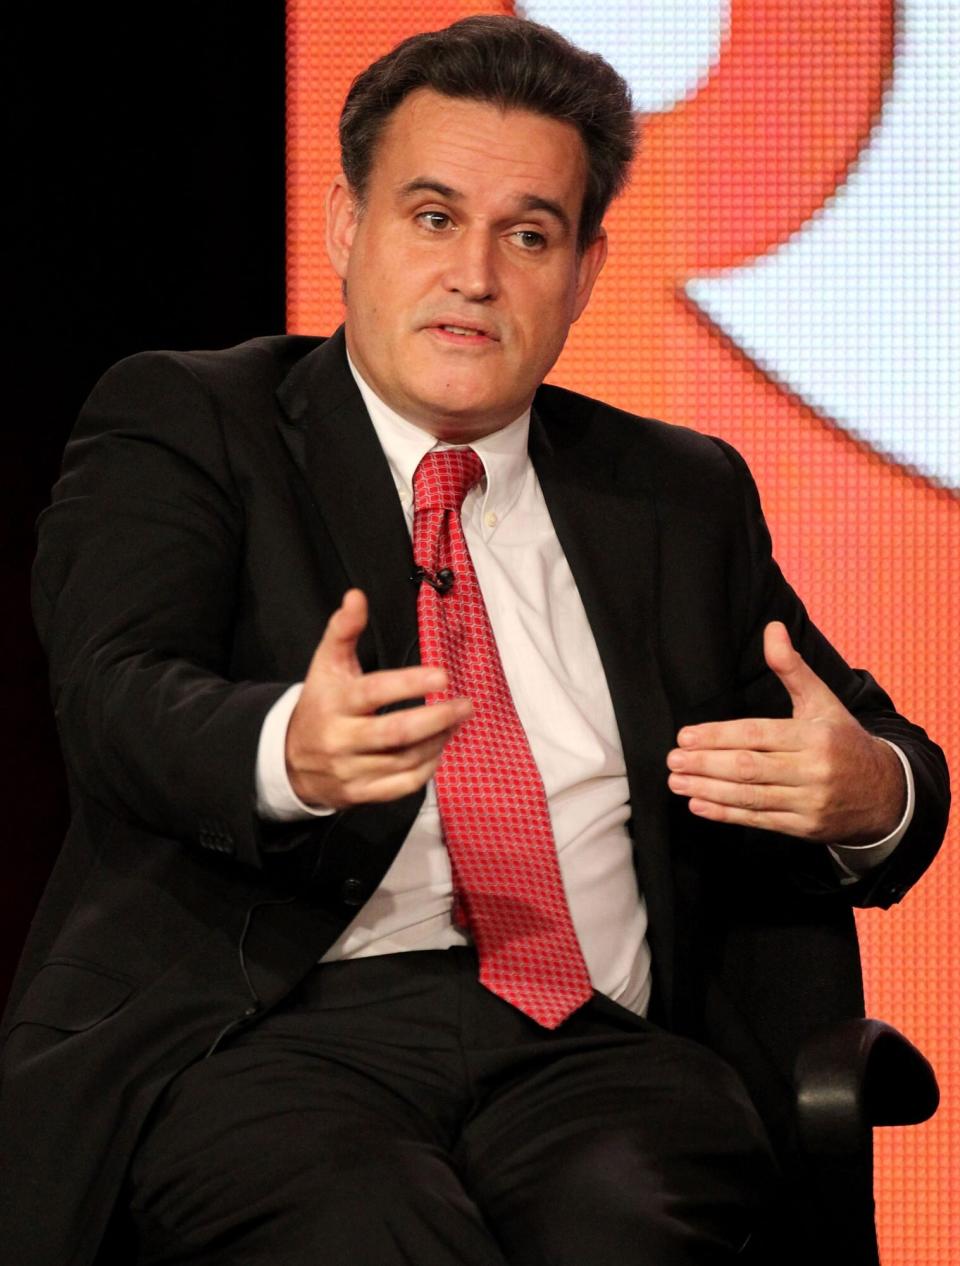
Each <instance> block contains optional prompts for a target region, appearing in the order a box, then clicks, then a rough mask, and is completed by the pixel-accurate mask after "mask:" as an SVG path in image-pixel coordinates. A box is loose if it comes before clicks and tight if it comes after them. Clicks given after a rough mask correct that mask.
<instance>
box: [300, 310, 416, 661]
mask: <svg viewBox="0 0 960 1266" xmlns="http://www.w3.org/2000/svg"><path fill="white" fill-rule="evenodd" d="M277 397H278V400H279V401H280V405H281V408H282V409H283V414H284V416H283V420H282V423H281V434H282V435H283V438H284V441H285V443H286V444H287V447H288V448H289V449H290V452H291V454H292V456H293V458H294V460H295V461H296V462H297V464H298V465H299V467H300V469H301V471H302V472H303V475H304V477H305V478H306V481H307V484H308V485H309V488H310V492H311V495H312V497H313V500H314V502H315V503H316V506H317V509H318V510H319V512H320V514H321V515H322V516H323V519H324V521H325V523H326V525H327V528H328V530H329V532H330V536H331V538H332V540H333V542H334V545H335V546H336V549H337V552H338V553H339V555H340V559H341V562H342V563H343V569H344V571H345V572H346V574H347V577H348V578H349V581H350V584H351V585H355V586H356V587H357V588H358V589H362V590H363V591H364V593H365V594H366V595H367V598H368V599H369V602H370V627H369V629H368V634H367V636H366V638H365V639H363V640H362V641H361V646H360V655H361V662H362V663H363V665H364V668H365V669H366V668H369V667H372V666H373V664H374V663H376V664H378V665H379V666H380V667H383V668H398V667H401V666H403V665H405V664H408V663H415V662H416V659H417V607H416V590H415V588H414V586H413V584H412V583H411V581H410V574H411V572H412V571H413V552H412V548H411V545H410V536H409V533H408V531H407V525H406V521H405V519H404V517H403V511H402V509H401V507H400V502H399V499H398V497H397V493H396V488H395V487H394V483H393V477H392V476H391V474H390V468H389V466H388V464H387V459H386V457H385V456H384V453H383V449H382V448H381V447H380V442H379V440H378V439H377V435H376V432H375V431H374V429H373V424H372V423H371V421H370V417H369V415H368V413H367V411H366V408H365V407H364V404H363V399H362V397H361V395H360V392H359V391H358V389H357V385H356V383H355V382H354V379H353V375H352V374H351V373H350V368H349V366H348V364H347V359H346V349H345V341H344V335H343V330H342V328H341V329H340V330H338V331H337V333H336V334H334V335H333V337H332V338H329V339H327V340H326V342H324V343H322V344H321V345H320V347H318V348H317V349H316V350H315V351H313V352H311V353H310V354H309V355H308V356H305V357H304V358H303V360H302V361H300V362H299V363H298V364H297V366H296V367H295V368H294V369H293V370H292V372H291V373H290V374H289V375H288V376H287V378H286V379H285V380H284V382H283V383H282V385H281V387H280V389H279V391H278V392H277ZM368 661H369V662H368Z"/></svg>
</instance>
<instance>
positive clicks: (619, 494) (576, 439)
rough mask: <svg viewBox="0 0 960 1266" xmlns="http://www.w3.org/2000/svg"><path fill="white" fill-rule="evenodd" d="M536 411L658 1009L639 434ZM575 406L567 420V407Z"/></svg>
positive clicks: (667, 961)
mask: <svg viewBox="0 0 960 1266" xmlns="http://www.w3.org/2000/svg"><path fill="white" fill-rule="evenodd" d="M544 396H545V397H546V400H545V406H546V407H544V406H541V405H540V401H539V399H538V405H537V407H535V410H534V416H533V419H532V422H531V430H530V454H531V458H532V460H533V463H534V467H535V469H536V472H537V477H538V479H539V481H540V485H541V487H542V489H543V494H544V498H545V500H546V503H547V507H548V509H549V511H550V517H551V519H552V520H553V524H554V527H555V529H556V532H557V536H558V538H559V540H560V543H561V545H562V546H563V551H564V553H565V555H566V557H567V561H568V562H569V564H570V570H571V571H572V573H573V576H574V579H575V581H576V583H577V588H578V589H579V591H580V596H581V598H582V600H583V605H584V608H585V610H586V613H587V619H588V620H589V622H590V627H591V630H592V632H593V635H594V638H595V640H596V643H597V649H598V650H599V652H600V658H601V661H602V663H603V667H604V672H605V674H606V677H607V683H608V685H609V687H610V694H611V697H612V700H613V705H614V710H615V713H616V717H617V724H618V727H619V730H620V738H621V742H622V744H623V751H624V757H625V760H626V767H627V773H628V779H629V784H630V799H631V815H632V830H633V835H634V841H635V855H636V861H637V872H638V876H639V880H640V885H641V888H642V891H643V893H644V896H645V898H646V900H647V904H648V907H649V909H650V915H651V917H650V938H651V941H652V950H653V959H654V963H655V965H656V971H657V984H658V989H659V991H660V995H661V1002H662V1003H663V1004H665V1005H666V1006H667V1007H669V1005H670V997H671V992H672V976H673V971H672V958H673V948H672V947H673V885H672V881H671V867H670V864H669V858H668V856H667V840H668V829H667V820H666V815H667V804H668V796H669V793H668V791H667V788H666V765H665V758H666V754H667V751H668V750H669V749H670V748H671V747H672V746H673V736H674V726H673V717H672V713H671V709H670V706H669V703H668V700H667V697H666V694H665V692H664V688H663V682H662V677H661V673H660V667H659V662H658V656H657V650H656V646H657V616H656V613H657V611H658V606H657V589H658V584H657V567H658V559H659V543H658V531H657V523H656V512H655V498H654V495H653V492H652V489H651V487H650V484H649V480H648V475H647V472H646V469H645V464H644V460H643V446H644V445H643V432H642V425H640V424H637V426H636V428H635V434H634V435H630V434H629V432H628V433H626V435H625V432H624V428H623V425H622V423H621V424H619V425H617V426H611V425H609V423H607V422H606V421H605V420H604V419H603V418H602V417H600V416H598V414H597V409H596V406H595V405H593V403H592V402H590V401H587V400H582V399H579V398H577V397H568V396H565V397H564V400H563V412H562V414H561V413H560V412H559V411H557V412H556V413H555V414H554V413H553V411H552V410H549V412H550V414H551V416H547V415H548V409H549V405H550V403H552V396H551V395H550V394H548V393H543V396H541V397H540V399H543V398H544ZM571 400H572V401H573V402H574V409H575V410H576V409H579V410H580V411H579V412H570V411H569V408H570V401H571Z"/></svg>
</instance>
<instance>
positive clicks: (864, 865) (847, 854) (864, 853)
mask: <svg viewBox="0 0 960 1266" xmlns="http://www.w3.org/2000/svg"><path fill="white" fill-rule="evenodd" d="M880 741H881V742H882V743H886V744H887V746H888V747H892V748H893V750H894V751H895V752H896V753H897V755H898V756H899V757H900V764H901V765H902V766H903V772H904V775H905V777H906V780H907V807H906V809H905V810H904V812H903V817H902V818H901V819H900V823H899V825H898V826H897V827H896V829H895V830H893V831H891V833H890V834H889V835H886V836H884V838H883V839H882V840H877V841H876V843H875V844H831V845H830V855H831V856H832V857H833V860H834V861H835V862H836V864H837V868H838V870H839V871H840V875H841V883H845V884H850V883H855V882H856V880H858V879H862V878H863V876H864V875H865V874H867V872H868V871H871V870H873V868H874V867H875V866H879V865H880V863H881V862H885V861H886V860H887V858H888V857H889V856H890V854H891V853H892V852H893V850H894V849H895V848H896V847H897V845H898V844H899V843H900V841H901V840H902V839H903V837H904V836H905V835H906V833H907V828H908V827H909V825H910V823H911V822H912V821H913V809H914V805H915V804H916V789H915V787H914V782H913V770H912V769H911V768H910V762H909V761H908V760H907V758H906V756H904V754H903V752H902V751H901V750H900V748H899V747H897V745H896V743H891V742H890V741H889V739H881V740H880Z"/></svg>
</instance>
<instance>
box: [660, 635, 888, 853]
mask: <svg viewBox="0 0 960 1266" xmlns="http://www.w3.org/2000/svg"><path fill="white" fill-rule="evenodd" d="M763 649H764V656H765V658H766V661H767V665H768V666H769V668H770V669H771V671H772V672H774V673H776V675H777V676H778V677H779V678H780V680H781V681H782V682H783V685H784V686H785V688H786V690H787V693H788V694H789V695H790V699H791V701H792V703H793V716H792V718H790V719H789V720H774V719H771V718H749V719H744V720H739V721H716V722H708V723H706V724H703V725H694V726H687V727H686V728H684V729H682V730H681V731H680V733H679V734H678V735H677V747H676V748H674V749H673V751H671V752H670V754H669V756H668V757H667V766H668V767H669V769H670V776H669V779H668V783H669V786H670V790H671V791H674V792H676V793H677V794H678V795H681V796H689V797H690V810H691V812H692V813H695V814H697V815H698V816H700V817H703V818H709V819H711V820H712V821H714V822H731V823H735V824H739V825H742V826H751V827H759V828H760V830H764V831H779V832H782V833H783V834H784V835H796V836H799V837H801V838H803V839H809V840H818V841H820V842H822V843H824V844H870V843H873V842H875V841H877V840H881V839H883V838H884V837H885V836H887V835H889V834H890V833H891V832H892V831H893V830H894V829H895V828H896V826H897V824H898V823H899V821H900V819H901V818H902V816H903V813H904V809H905V806H906V780H905V778H904V772H903V767H902V766H901V764H900V760H899V758H898V756H897V754H896V752H894V751H893V749H892V748H891V747H890V746H889V745H888V744H886V743H884V742H883V741H882V739H877V738H874V737H873V736H872V735H871V734H868V733H867V731H866V730H865V729H864V728H863V726H862V725H860V723H859V722H858V721H857V719H856V718H855V717H854V716H853V715H852V714H851V713H850V712H848V710H847V709H846V708H845V707H844V706H843V704H842V703H841V702H840V700H839V699H838V698H837V696H836V695H835V694H834V693H833V691H832V690H831V689H830V688H829V686H827V685H826V683H825V682H823V681H821V679H820V678H819V677H818V676H817V675H816V673H815V672H814V671H813V669H812V668H810V667H809V666H808V665H807V664H806V663H805V662H804V660H803V658H802V657H801V656H800V654H799V653H798V652H797V651H796V650H794V647H793V644H792V643H791V641H790V635H789V633H788V632H787V630H786V627H785V626H784V625H783V624H781V623H779V622H776V623H773V624H768V625H767V627H766V629H765V630H764V639H763Z"/></svg>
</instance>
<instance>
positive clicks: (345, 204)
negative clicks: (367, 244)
mask: <svg viewBox="0 0 960 1266" xmlns="http://www.w3.org/2000/svg"><path fill="white" fill-rule="evenodd" d="M326 211H327V237H326V241H327V254H328V255H329V257H330V263H331V264H333V267H334V270H335V271H336V274H337V276H338V277H340V279H341V280H346V276H347V263H348V261H349V259H350V248H351V247H352V246H353V238H354V234H355V233H356V231H357V224H358V222H359V219H360V215H359V209H358V205H357V199H356V196H355V194H354V192H353V190H352V189H351V188H350V186H349V184H348V183H347V178H346V176H345V175H344V174H343V172H342V171H341V172H338V173H337V175H336V177H335V178H334V181H333V184H332V185H331V186H330V188H329V190H328V191H327V201H326Z"/></svg>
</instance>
